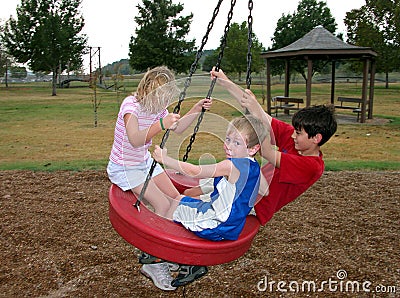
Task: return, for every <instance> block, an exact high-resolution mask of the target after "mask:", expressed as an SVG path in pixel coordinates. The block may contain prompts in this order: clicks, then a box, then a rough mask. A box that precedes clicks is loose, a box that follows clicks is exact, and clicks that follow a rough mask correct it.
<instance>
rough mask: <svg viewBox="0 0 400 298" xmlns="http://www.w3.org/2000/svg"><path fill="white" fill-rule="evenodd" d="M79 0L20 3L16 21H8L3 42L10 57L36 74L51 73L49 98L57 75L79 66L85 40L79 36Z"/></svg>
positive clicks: (80, 20) (45, 0) (80, 25)
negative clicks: (51, 82) (26, 65)
mask: <svg viewBox="0 0 400 298" xmlns="http://www.w3.org/2000/svg"><path fill="white" fill-rule="evenodd" d="M80 4H81V0H22V1H21V5H20V6H18V7H17V19H14V18H12V17H11V18H10V19H9V20H8V21H7V22H6V24H5V28H4V33H3V34H2V39H3V41H4V45H5V47H6V49H7V52H8V53H9V54H12V56H13V57H15V59H16V61H17V62H19V63H27V64H28V66H29V68H30V69H31V70H32V71H35V72H52V73H53V80H52V81H53V84H52V87H53V88H52V95H56V94H57V93H56V82H57V75H58V73H61V72H62V71H64V70H66V69H67V68H68V65H69V69H71V70H76V69H78V68H80V67H81V66H82V55H83V54H84V53H85V48H86V43H87V37H86V36H85V35H79V33H80V32H81V30H82V28H83V26H84V20H83V17H82V16H81V15H80V13H79V11H78V8H79V5H80Z"/></svg>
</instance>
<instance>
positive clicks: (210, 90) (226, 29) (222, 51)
mask: <svg viewBox="0 0 400 298" xmlns="http://www.w3.org/2000/svg"><path fill="white" fill-rule="evenodd" d="M235 4H236V0H231V7H230V10H229V13H228V20H227V23H226V25H225V28H224V35H223V37H222V40H221V45H220V51H219V53H218V58H217V62H216V64H215V70H216V71H219V68H220V66H221V61H222V57H223V56H224V50H225V47H226V40H227V37H228V32H229V28H230V23H231V20H232V16H233V8H234V7H235ZM216 81H217V78H214V79H213V80H212V81H211V85H210V88H209V90H208V93H207V96H206V98H207V99H210V98H211V95H212V92H213V90H214V86H215V83H216ZM205 111H206V110H205V109H204V108H203V109H202V110H201V113H200V115H199V117H198V119H197V123H196V126H195V127H194V129H193V134H192V136H191V137H190V140H189V144H188V145H187V147H186V152H185V154H184V155H183V158H182V160H183V161H187V159H188V157H189V152H190V151H191V150H192V145H193V143H194V141H195V139H196V134H197V132H198V131H199V128H200V124H201V122H202V120H203V117H204V113H205Z"/></svg>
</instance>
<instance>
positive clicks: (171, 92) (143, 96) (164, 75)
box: [135, 66, 179, 114]
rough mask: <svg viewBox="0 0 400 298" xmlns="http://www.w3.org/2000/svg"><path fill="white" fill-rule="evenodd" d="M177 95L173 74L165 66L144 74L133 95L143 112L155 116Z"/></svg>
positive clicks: (177, 90) (177, 89)
mask: <svg viewBox="0 0 400 298" xmlns="http://www.w3.org/2000/svg"><path fill="white" fill-rule="evenodd" d="M177 94H179V88H178V86H177V85H176V82H175V76H174V74H173V72H172V71H171V70H169V69H168V67H166V66H158V67H154V68H152V69H150V70H148V71H147V72H146V73H145V75H144V76H143V78H142V79H141V80H140V82H139V85H138V87H137V91H136V94H135V95H136V100H137V101H138V102H139V103H140V105H141V106H142V109H143V111H145V112H147V113H150V114H157V113H159V112H161V111H162V110H163V109H165V108H167V106H168V105H169V104H170V103H171V101H172V99H173V98H174V97H175V96H176V95H177Z"/></svg>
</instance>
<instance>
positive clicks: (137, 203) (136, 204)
mask: <svg viewBox="0 0 400 298" xmlns="http://www.w3.org/2000/svg"><path fill="white" fill-rule="evenodd" d="M133 206H134V207H135V208H136V209H137V211H138V212H140V201H139V200H137V201H136V203H135V204H133Z"/></svg>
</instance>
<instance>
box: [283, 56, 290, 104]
mask: <svg viewBox="0 0 400 298" xmlns="http://www.w3.org/2000/svg"><path fill="white" fill-rule="evenodd" d="M289 84H290V61H289V60H287V59H286V60H285V94H284V96H286V97H289Z"/></svg>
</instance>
